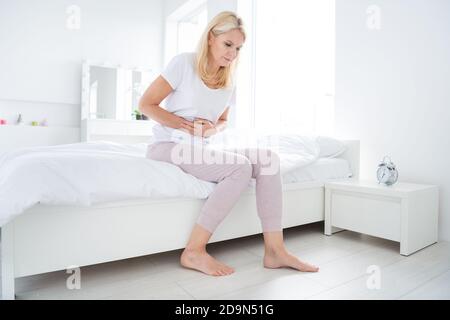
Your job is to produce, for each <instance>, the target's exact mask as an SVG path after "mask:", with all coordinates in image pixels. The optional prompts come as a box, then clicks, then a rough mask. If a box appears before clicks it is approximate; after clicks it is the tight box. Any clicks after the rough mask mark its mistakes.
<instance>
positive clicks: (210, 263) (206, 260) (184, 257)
mask: <svg viewBox="0 0 450 320" xmlns="http://www.w3.org/2000/svg"><path fill="white" fill-rule="evenodd" d="M180 263H181V265H182V266H183V267H185V268H189V269H194V270H198V271H201V272H203V273H206V274H208V275H211V276H226V275H229V274H232V273H233V272H234V269H233V268H231V267H229V266H227V265H226V264H223V263H221V262H219V261H217V260H216V259H214V258H213V257H212V256H210V255H209V254H208V253H207V252H206V251H197V250H188V249H184V251H183V253H182V254H181V258H180Z"/></svg>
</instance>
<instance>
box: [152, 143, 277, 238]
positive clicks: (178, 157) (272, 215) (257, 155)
mask: <svg viewBox="0 0 450 320" xmlns="http://www.w3.org/2000/svg"><path fill="white" fill-rule="evenodd" d="M147 158H149V159H152V160H157V161H165V162H169V163H172V164H175V165H177V166H179V167H180V168H181V169H182V170H183V171H184V172H186V173H188V174H191V175H193V176H194V177H196V178H198V179H201V180H205V181H209V182H215V183H217V186H216V187H215V188H214V190H213V191H212V192H211V193H210V195H209V197H208V199H207V200H206V202H205V204H204V205H203V207H202V210H201V212H200V215H199V216H198V219H197V223H198V224H199V225H201V226H202V227H203V228H205V229H206V230H208V231H209V232H211V233H213V232H214V230H215V229H216V228H217V226H218V225H219V224H220V223H221V222H222V220H223V219H224V218H225V217H226V216H227V214H228V213H229V212H230V211H231V209H232V208H233V206H234V205H235V204H236V202H237V201H238V200H239V197H240V195H241V193H242V192H243V191H244V190H245V189H246V188H247V187H248V186H249V184H250V181H251V179H252V178H255V179H256V207H257V210H258V216H259V218H260V220H261V225H262V229H263V232H270V231H281V230H282V224H281V218H282V184H281V176H280V170H279V167H280V166H279V165H280V159H279V156H278V155H277V153H276V152H273V151H271V150H270V149H265V148H241V149H239V148H238V149H227V148H225V149H213V148H210V147H208V146H199V145H186V144H184V145H182V144H179V143H176V142H161V141H159V142H155V143H153V144H150V145H149V146H148V150H147Z"/></svg>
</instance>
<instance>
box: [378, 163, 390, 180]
mask: <svg viewBox="0 0 450 320" xmlns="http://www.w3.org/2000/svg"><path fill="white" fill-rule="evenodd" d="M390 177H391V174H390V171H389V169H388V168H387V167H384V166H383V167H380V168H378V170H377V179H378V181H379V182H380V183H386V182H388V181H389V178H390Z"/></svg>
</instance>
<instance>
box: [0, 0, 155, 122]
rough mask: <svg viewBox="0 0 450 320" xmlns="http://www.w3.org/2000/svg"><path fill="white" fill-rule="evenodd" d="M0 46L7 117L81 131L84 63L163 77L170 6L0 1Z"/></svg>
mask: <svg viewBox="0 0 450 320" xmlns="http://www.w3.org/2000/svg"><path fill="white" fill-rule="evenodd" d="M71 5H76V6H78V7H79V8H80V9H81V12H80V13H81V14H80V17H81V20H80V22H81V23H80V29H79V30H70V29H68V28H67V21H68V19H69V17H70V13H67V12H66V10H67V8H68V7H69V6H71ZM0 39H1V41H0V70H1V72H0V118H7V119H8V120H10V121H12V120H14V119H15V117H16V115H17V114H18V113H23V115H24V119H25V120H28V121H31V120H41V118H47V119H49V125H63V126H79V125H80V95H81V88H80V87H81V63H82V61H83V60H84V59H90V60H94V61H100V62H106V61H108V62H111V63H113V64H122V65H124V66H131V67H134V66H139V67H146V68H152V69H154V70H156V71H158V72H159V71H160V69H161V67H162V52H163V47H162V41H163V0H127V1H125V0H95V1H89V0H70V1H69V0H41V1H29V0H14V1H9V0H0Z"/></svg>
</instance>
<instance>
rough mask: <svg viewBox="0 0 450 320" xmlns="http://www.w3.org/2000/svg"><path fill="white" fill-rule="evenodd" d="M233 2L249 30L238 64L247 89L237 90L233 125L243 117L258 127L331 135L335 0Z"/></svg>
mask: <svg viewBox="0 0 450 320" xmlns="http://www.w3.org/2000/svg"><path fill="white" fill-rule="evenodd" d="M238 5H239V6H238V13H239V15H241V16H242V18H243V19H244V22H245V24H246V31H247V33H248V34H249V35H248V38H247V41H246V44H245V46H247V48H246V49H245V50H246V51H245V53H243V52H242V55H243V56H242V57H241V58H242V64H240V66H239V68H240V71H239V73H241V75H240V77H239V80H242V82H243V83H244V84H245V83H246V84H247V85H244V86H242V82H240V84H239V85H240V87H244V88H249V89H246V90H238V92H239V93H238V101H239V102H238V110H237V113H238V114H237V121H238V126H240V127H244V126H245V124H244V123H242V122H241V123H240V125H239V120H240V119H241V118H242V119H246V120H245V121H247V125H248V122H250V123H252V126H253V127H254V128H255V129H257V130H259V129H268V128H270V130H276V131H284V130H288V131H295V132H299V133H304V134H323V135H332V134H333V131H334V128H333V123H334V114H333V113H334V43H335V41H334V40H335V39H334V34H335V30H334V28H335V20H334V0H320V1H317V0H316V1H313V0H309V1H292V0H278V1H275V2H274V1H272V0H251V1H249V0H240V1H239V3H238ZM241 67H242V68H241ZM243 91H246V92H243ZM244 106H247V107H244Z"/></svg>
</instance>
